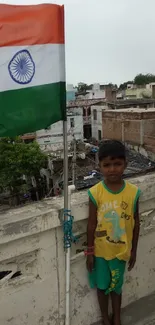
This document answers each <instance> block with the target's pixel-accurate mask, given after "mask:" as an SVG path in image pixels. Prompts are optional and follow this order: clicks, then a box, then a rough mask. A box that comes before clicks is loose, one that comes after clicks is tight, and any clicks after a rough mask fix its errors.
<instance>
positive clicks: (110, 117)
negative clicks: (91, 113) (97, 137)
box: [102, 108, 155, 152]
mask: <svg viewBox="0 0 155 325" xmlns="http://www.w3.org/2000/svg"><path fill="white" fill-rule="evenodd" d="M102 133H103V138H104V139H116V140H121V141H123V142H127V143H130V144H136V145H140V146H144V147H145V148H146V149H147V150H148V151H150V152H155V108H149V109H144V108H143V109H142V108H139V109H136V110H135V109H133V108H130V109H116V110H106V111H102Z"/></svg>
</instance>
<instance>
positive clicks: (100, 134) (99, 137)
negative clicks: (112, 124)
mask: <svg viewBox="0 0 155 325" xmlns="http://www.w3.org/2000/svg"><path fill="white" fill-rule="evenodd" d="M101 139H102V133H101V130H98V140H99V141H100V140H101Z"/></svg>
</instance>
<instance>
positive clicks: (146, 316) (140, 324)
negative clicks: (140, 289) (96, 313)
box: [91, 292, 155, 325]
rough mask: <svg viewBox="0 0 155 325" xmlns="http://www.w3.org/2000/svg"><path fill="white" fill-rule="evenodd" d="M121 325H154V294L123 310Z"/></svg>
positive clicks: (97, 324)
mask: <svg viewBox="0 0 155 325" xmlns="http://www.w3.org/2000/svg"><path fill="white" fill-rule="evenodd" d="M91 325H102V323H101V322H100V321H99V322H96V323H93V324H91ZM122 325H155V292H154V293H152V294H151V295H149V296H146V297H144V298H141V299H139V300H137V301H136V302H134V303H132V304H130V305H128V306H127V307H125V308H123V309H122Z"/></svg>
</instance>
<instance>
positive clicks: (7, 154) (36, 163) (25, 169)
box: [0, 137, 47, 193]
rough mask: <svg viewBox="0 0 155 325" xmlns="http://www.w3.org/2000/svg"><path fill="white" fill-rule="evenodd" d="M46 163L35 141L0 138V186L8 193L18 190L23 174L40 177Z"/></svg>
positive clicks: (44, 156) (29, 176) (45, 157)
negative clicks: (27, 141)
mask: <svg viewBox="0 0 155 325" xmlns="http://www.w3.org/2000/svg"><path fill="white" fill-rule="evenodd" d="M46 163H47V156H46V155H45V154H44V153H43V152H42V151H41V149H40V147H39V145H38V144H37V143H36V142H32V143H30V144H26V143H24V142H23V141H22V139H20V138H19V137H17V138H14V139H12V138H1V139H0V186H1V188H3V189H7V190H9V191H10V193H19V192H20V190H21V187H22V186H23V175H25V176H26V177H28V178H29V179H30V178H31V177H32V176H34V177H35V178H36V179H37V178H38V177H40V169H41V168H43V167H45V166H46Z"/></svg>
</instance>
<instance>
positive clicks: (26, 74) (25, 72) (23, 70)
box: [8, 50, 35, 85]
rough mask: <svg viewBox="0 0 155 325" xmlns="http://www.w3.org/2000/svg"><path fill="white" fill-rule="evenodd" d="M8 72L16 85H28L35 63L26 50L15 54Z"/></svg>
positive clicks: (32, 75)
mask: <svg viewBox="0 0 155 325" xmlns="http://www.w3.org/2000/svg"><path fill="white" fill-rule="evenodd" d="M8 70H9V73H10V76H11V78H12V79H13V80H14V81H15V82H17V83H18V84H23V85H24V84H28V83H29V82H31V81H32V79H33V77H34V74H35V63H34V61H33V59H32V56H31V54H30V53H29V51H28V50H21V51H19V52H17V53H16V54H15V55H14V56H13V58H12V59H11V61H10V63H9V65H8Z"/></svg>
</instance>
